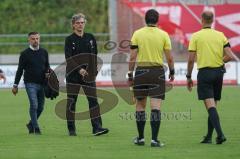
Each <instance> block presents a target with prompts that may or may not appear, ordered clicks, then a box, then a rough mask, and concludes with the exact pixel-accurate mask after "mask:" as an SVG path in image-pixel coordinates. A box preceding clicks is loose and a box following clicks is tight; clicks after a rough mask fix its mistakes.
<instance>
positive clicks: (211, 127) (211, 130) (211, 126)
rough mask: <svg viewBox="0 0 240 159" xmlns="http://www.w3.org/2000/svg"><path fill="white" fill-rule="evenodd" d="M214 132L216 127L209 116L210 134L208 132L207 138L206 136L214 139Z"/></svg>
mask: <svg viewBox="0 0 240 159" xmlns="http://www.w3.org/2000/svg"><path fill="white" fill-rule="evenodd" d="M213 130H214V127H213V125H212V122H211V119H210V117H209V116H208V132H207V136H206V137H207V138H209V139H211V138H212V134H213Z"/></svg>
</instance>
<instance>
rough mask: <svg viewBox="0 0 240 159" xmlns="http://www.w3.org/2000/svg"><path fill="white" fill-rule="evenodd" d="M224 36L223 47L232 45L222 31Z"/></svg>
mask: <svg viewBox="0 0 240 159" xmlns="http://www.w3.org/2000/svg"><path fill="white" fill-rule="evenodd" d="M222 36H223V47H227V46H230V44H229V42H228V39H227V37H226V36H225V35H224V34H223V33H222Z"/></svg>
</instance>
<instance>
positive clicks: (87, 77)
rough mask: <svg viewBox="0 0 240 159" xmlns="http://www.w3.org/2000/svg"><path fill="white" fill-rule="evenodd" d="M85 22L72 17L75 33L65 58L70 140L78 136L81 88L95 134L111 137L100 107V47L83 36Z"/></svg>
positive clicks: (78, 15) (80, 17)
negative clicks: (103, 124) (76, 126)
mask: <svg viewBox="0 0 240 159" xmlns="http://www.w3.org/2000/svg"><path fill="white" fill-rule="evenodd" d="M85 24H86V18H85V16H84V15H83V14H81V13H80V14H76V15H73V17H72V29H73V33H72V34H71V35H69V36H68V37H67V38H66V40H65V58H66V61H67V68H66V81H67V98H68V100H67V110H66V117H67V126H68V131H69V135H70V136H76V135H77V134H76V128H75V117H74V116H75V110H76V101H77V98H78V93H79V90H80V88H81V87H82V88H83V91H84V93H85V95H86V96H87V100H88V104H89V111H90V118H91V123H92V133H93V135H95V136H98V135H102V134H106V133H108V131H109V130H108V129H106V128H102V119H101V115H100V109H99V104H98V101H97V95H96V82H95V79H96V75H97V44H96V40H95V38H94V36H93V35H92V34H90V33H85V32H84V27H85Z"/></svg>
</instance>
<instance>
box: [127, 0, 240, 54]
mask: <svg viewBox="0 0 240 159" xmlns="http://www.w3.org/2000/svg"><path fill="white" fill-rule="evenodd" d="M124 3H126V5H128V6H129V7H130V8H132V10H133V11H134V12H135V13H137V14H139V15H140V16H144V14H145V12H146V11H147V10H148V9H151V8H152V3H142V2H129V1H124ZM155 9H156V10H157V11H158V12H159V14H160V18H159V27H161V28H162V29H163V30H166V31H167V32H168V33H169V34H170V35H172V36H175V37H176V39H177V40H178V41H180V42H181V43H184V44H187V43H188V41H189V39H190V37H191V34H192V33H193V32H196V31H198V30H199V29H201V22H200V19H201V13H202V12H203V11H204V10H212V11H213V12H214V13H215V22H214V24H213V28H215V29H217V30H219V31H221V32H223V33H224V34H225V35H226V36H227V37H228V39H229V42H230V44H231V46H232V48H233V50H234V51H235V52H238V53H240V4H224V5H211V6H204V5H187V6H186V5H182V4H180V3H157V4H156V7H155Z"/></svg>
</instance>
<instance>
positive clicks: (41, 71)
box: [14, 48, 50, 85]
mask: <svg viewBox="0 0 240 159" xmlns="http://www.w3.org/2000/svg"><path fill="white" fill-rule="evenodd" d="M49 68H50V66H49V60H48V52H47V51H46V50H45V49H43V48H39V49H38V50H32V49H30V48H27V49H26V50H24V51H23V52H21V55H20V58H19V64H18V69H17V73H16V77H15V81H14V84H16V85H18V84H19V81H20V79H21V76H22V74H23V71H24V79H23V80H24V83H37V84H44V80H45V73H46V72H47V71H48V69H49Z"/></svg>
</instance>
